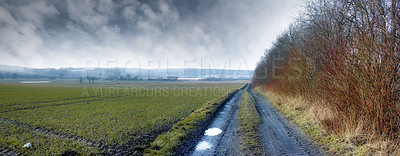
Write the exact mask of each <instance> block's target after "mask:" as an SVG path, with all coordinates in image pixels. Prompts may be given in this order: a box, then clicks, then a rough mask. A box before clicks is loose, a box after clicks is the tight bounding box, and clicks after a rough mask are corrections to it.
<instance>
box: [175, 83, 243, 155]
mask: <svg viewBox="0 0 400 156" xmlns="http://www.w3.org/2000/svg"><path fill="white" fill-rule="evenodd" d="M242 93H243V88H242V89H241V90H239V91H238V92H236V93H235V95H233V96H232V97H231V99H229V101H228V102H227V103H226V104H224V105H223V106H221V107H222V108H221V109H220V110H219V111H218V113H217V115H216V116H215V118H213V119H212V121H211V123H210V125H209V126H207V128H206V130H205V131H203V133H202V134H201V136H200V139H198V140H197V142H194V143H192V145H191V146H192V149H191V151H189V152H186V153H184V154H183V155H241V154H240V148H239V142H238V141H239V137H240V136H239V132H238V127H237V121H236V119H237V117H238V112H239V107H240V103H241V98H242Z"/></svg>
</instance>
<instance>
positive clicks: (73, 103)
mask: <svg viewBox="0 0 400 156" xmlns="http://www.w3.org/2000/svg"><path fill="white" fill-rule="evenodd" d="M242 85H243V84H241V83H176V82H151V83H150V82H137V83H133V82H121V83H95V84H79V83H72V82H70V83H48V84H19V83H0V151H1V150H3V151H7V150H12V151H14V152H17V153H22V154H29V155H31V154H62V153H64V152H77V153H81V154H82V153H85V154H87V153H92V154H96V153H103V154H104V153H105V154H113V153H125V154H140V153H141V152H142V151H143V150H144V149H145V148H146V147H148V146H149V144H150V143H151V141H153V140H154V139H155V137H157V135H158V134H160V133H161V132H164V131H166V130H168V129H169V128H170V127H171V126H172V125H174V124H175V123H177V122H178V121H181V120H182V119H183V118H184V117H186V116H188V115H189V114H190V113H192V112H193V111H195V110H196V109H198V108H200V107H201V106H203V105H204V104H205V103H206V102H207V101H210V100H213V99H215V98H218V97H221V96H223V95H225V94H226V93H227V92H228V91H229V90H231V89H238V88H240V87H241V86H242ZM26 143H31V145H32V147H30V148H24V147H23V146H24V144H26Z"/></svg>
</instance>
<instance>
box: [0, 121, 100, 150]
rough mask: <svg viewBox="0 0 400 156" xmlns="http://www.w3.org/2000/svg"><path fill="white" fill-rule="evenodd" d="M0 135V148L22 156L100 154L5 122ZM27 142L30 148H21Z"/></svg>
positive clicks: (0, 127) (77, 143) (1, 126)
mask: <svg viewBox="0 0 400 156" xmlns="http://www.w3.org/2000/svg"><path fill="white" fill-rule="evenodd" d="M0 134H1V135H0V147H3V148H8V149H12V150H13V151H17V152H21V153H23V154H24V155H60V154H62V153H63V152H66V151H72V150H73V151H76V152H78V153H86V154H99V153H101V152H100V151H99V150H98V149H96V148H93V147H87V146H86V145H85V144H84V143H80V142H74V141H71V140H65V139H62V138H56V137H51V136H48V135H44V134H41V133H35V132H33V131H31V130H29V129H25V128H21V127H19V126H16V125H13V124H9V123H5V122H0ZM28 142H29V143H31V144H32V147H30V148H24V147H22V146H23V145H24V144H25V143H28Z"/></svg>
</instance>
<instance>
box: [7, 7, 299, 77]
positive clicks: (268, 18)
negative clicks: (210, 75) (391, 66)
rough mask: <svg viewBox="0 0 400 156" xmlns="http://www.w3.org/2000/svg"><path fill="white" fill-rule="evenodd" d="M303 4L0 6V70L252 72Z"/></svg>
mask: <svg viewBox="0 0 400 156" xmlns="http://www.w3.org/2000/svg"><path fill="white" fill-rule="evenodd" d="M304 4H305V2H304V1H303V0H115V1H113V0H17V1H16V0H0V64H4V65H15V66H24V67H35V68H50V67H51V68H59V67H128V68H146V69H155V68H218V69H243V70H253V69H254V68H255V66H256V63H257V61H258V59H259V58H260V57H261V56H262V55H263V54H264V51H265V49H268V48H270V47H271V46H272V44H273V42H274V41H275V39H276V37H277V35H279V34H281V33H282V32H283V31H284V30H285V29H287V28H288V26H289V24H290V23H291V22H293V21H294V19H295V17H296V16H297V13H298V12H299V11H301V9H302V6H304Z"/></svg>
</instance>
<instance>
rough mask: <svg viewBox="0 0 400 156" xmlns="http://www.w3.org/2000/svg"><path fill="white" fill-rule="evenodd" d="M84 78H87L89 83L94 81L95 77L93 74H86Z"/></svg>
mask: <svg viewBox="0 0 400 156" xmlns="http://www.w3.org/2000/svg"><path fill="white" fill-rule="evenodd" d="M86 78H87V79H88V81H89V83H90V82H92V83H93V82H94V79H95V77H94V76H86Z"/></svg>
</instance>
